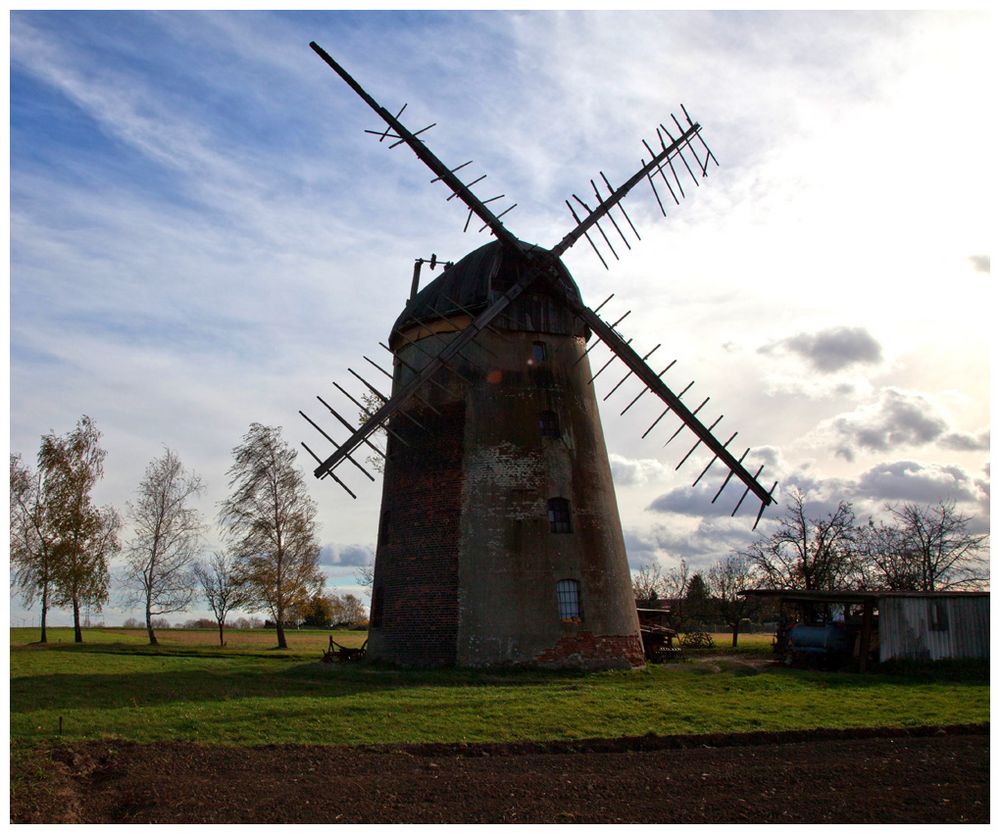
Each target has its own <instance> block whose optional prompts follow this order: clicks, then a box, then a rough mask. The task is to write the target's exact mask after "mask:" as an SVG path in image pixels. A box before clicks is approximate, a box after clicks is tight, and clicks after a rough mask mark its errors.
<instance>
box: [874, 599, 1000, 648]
mask: <svg viewBox="0 0 1000 834" xmlns="http://www.w3.org/2000/svg"><path fill="white" fill-rule="evenodd" d="M935 625H937V626H939V627H937V628H935V627H933V626H935ZM940 626H943V627H940ZM878 637H879V660H881V661H886V660H889V659H890V658H905V659H908V660H943V659H945V658H951V657H982V658H988V657H989V656H990V598H989V597H988V596H975V597H883V598H882V599H880V600H879V603H878Z"/></svg>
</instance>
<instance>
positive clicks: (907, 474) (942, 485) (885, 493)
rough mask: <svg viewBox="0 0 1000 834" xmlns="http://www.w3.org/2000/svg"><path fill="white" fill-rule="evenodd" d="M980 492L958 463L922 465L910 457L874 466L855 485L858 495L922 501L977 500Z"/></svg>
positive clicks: (891, 499)
mask: <svg viewBox="0 0 1000 834" xmlns="http://www.w3.org/2000/svg"><path fill="white" fill-rule="evenodd" d="M979 493H980V488H979V487H978V486H977V485H976V483H975V482H974V481H973V479H972V478H971V477H970V476H969V475H968V473H966V472H965V471H964V470H963V469H961V468H960V467H958V466H938V465H935V464H931V465H924V464H920V463H916V462H914V461H911V460H900V461H895V462H893V463H880V464H878V465H876V466H873V467H872V468H871V469H869V470H867V471H866V472H863V473H862V474H861V475H860V477H859V478H858V480H857V484H856V486H855V494H856V495H857V496H859V497H864V498H873V499H878V500H883V501H916V502H917V503H921V504H934V503H937V502H938V501H943V500H955V501H976V500H978V498H979Z"/></svg>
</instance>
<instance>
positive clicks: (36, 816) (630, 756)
mask: <svg viewBox="0 0 1000 834" xmlns="http://www.w3.org/2000/svg"><path fill="white" fill-rule="evenodd" d="M17 770H18V771H19V772H18V773H14V774H12V775H13V776H14V777H15V782H14V783H13V784H14V790H13V795H12V798H11V819H12V821H13V822H74V823H124V822H136V823H339V822H344V823H346V822H353V823H373V822H438V823H442V822H448V823H478V822H605V823H614V822H620V823H629V822H647V823H671V822H689V823H701V822H807V823H819V822H909V823H931V822H987V821H988V820H989V729H988V727H983V726H977V727H947V728H921V729H919V730H908V731H888V730H886V731H864V732H861V731H859V732H854V731H822V732H814V733H784V734H773V733H772V734H763V733H761V734H746V735H738V736H697V737H691V736H687V737H654V736H645V737H641V738H631V739H612V740H592V741H582V742H554V743H545V744H509V745H498V744H476V745H471V744H470V745H413V746H401V747H396V746H393V747H364V748H359V747H321V746H274V747H257V748H232V747H209V746H202V745H197V744H187V743H171V744H154V745H140V744H134V743H127V742H120V743H116V742H88V743H81V744H73V745H63V746H54V747H51V748H44V749H40V750H37V751H35V752H34V753H33V754H32V756H31V757H30V758H27V759H25V758H23V757H18V760H17Z"/></svg>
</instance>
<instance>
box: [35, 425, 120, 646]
mask: <svg viewBox="0 0 1000 834" xmlns="http://www.w3.org/2000/svg"><path fill="white" fill-rule="evenodd" d="M100 439H101V433H100V432H99V431H98V430H97V427H96V426H95V425H94V422H93V421H92V420H91V419H90V418H89V417H87V416H86V415H84V416H83V417H81V418H80V420H79V421H78V422H77V425H76V428H75V429H74V430H73V431H71V432H70V433H69V434H67V435H65V436H63V437H58V436H56V435H54V434H51V433H50V434H47V435H44V436H43V437H42V444H41V449H40V450H39V453H38V465H39V468H40V469H42V470H44V473H45V474H44V478H45V487H46V494H47V496H48V498H49V500H48V501H47V506H48V513H49V514H50V516H51V520H52V524H53V530H54V537H55V538H54V542H55V543H54V550H53V552H54V555H55V560H54V567H55V570H54V571H53V579H54V589H55V593H54V595H53V603H54V604H55V605H59V606H62V605H69V606H71V607H72V609H73V635H74V636H73V639H74V641H75V642H77V643H82V642H83V631H82V629H81V627H80V612H81V609H82V607H83V606H88V607H92V608H94V610H96V611H100V610H101V607H102V606H103V604H104V603H105V602H107V599H108V586H109V584H110V573H109V570H108V563H109V561H110V559H111V558H112V557H113V556H114V555H115V554H117V553H118V551H119V550H120V545H119V542H118V531H119V529H120V528H121V518H120V517H119V516H118V513H117V512H116V511H115V510H114V508H112V507H103V508H101V507H95V506H94V503H93V499H92V497H91V494H90V493H91V490H92V489H93V487H94V486H95V485H96V484H97V482H98V481H99V480H100V479H101V477H102V476H103V475H104V458H105V455H106V454H107V453H106V452H105V451H104V450H103V449H102V448H101V447H100Z"/></svg>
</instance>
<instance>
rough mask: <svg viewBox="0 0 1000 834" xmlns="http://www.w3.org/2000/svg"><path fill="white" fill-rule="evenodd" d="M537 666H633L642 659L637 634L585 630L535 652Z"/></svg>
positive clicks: (642, 664) (641, 661) (592, 667)
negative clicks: (596, 633) (597, 632)
mask: <svg viewBox="0 0 1000 834" xmlns="http://www.w3.org/2000/svg"><path fill="white" fill-rule="evenodd" d="M535 662H536V663H537V664H538V665H539V666H551V667H555V668H576V669H613V668H621V669H627V668H630V667H631V668H637V667H641V666H644V665H645V663H646V660H645V657H644V655H643V652H642V640H640V639H639V635H637V634H624V635H602V636H599V637H595V636H594V635H593V634H591V633H590V632H589V631H581V632H580V633H579V634H573V635H567V636H565V637H563V638H562V639H560V640H559V642H558V643H556V644H555V645H554V646H553V647H552V648H551V649H548V650H547V651H544V652H542V653H541V654H539V655H536V656H535Z"/></svg>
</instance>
